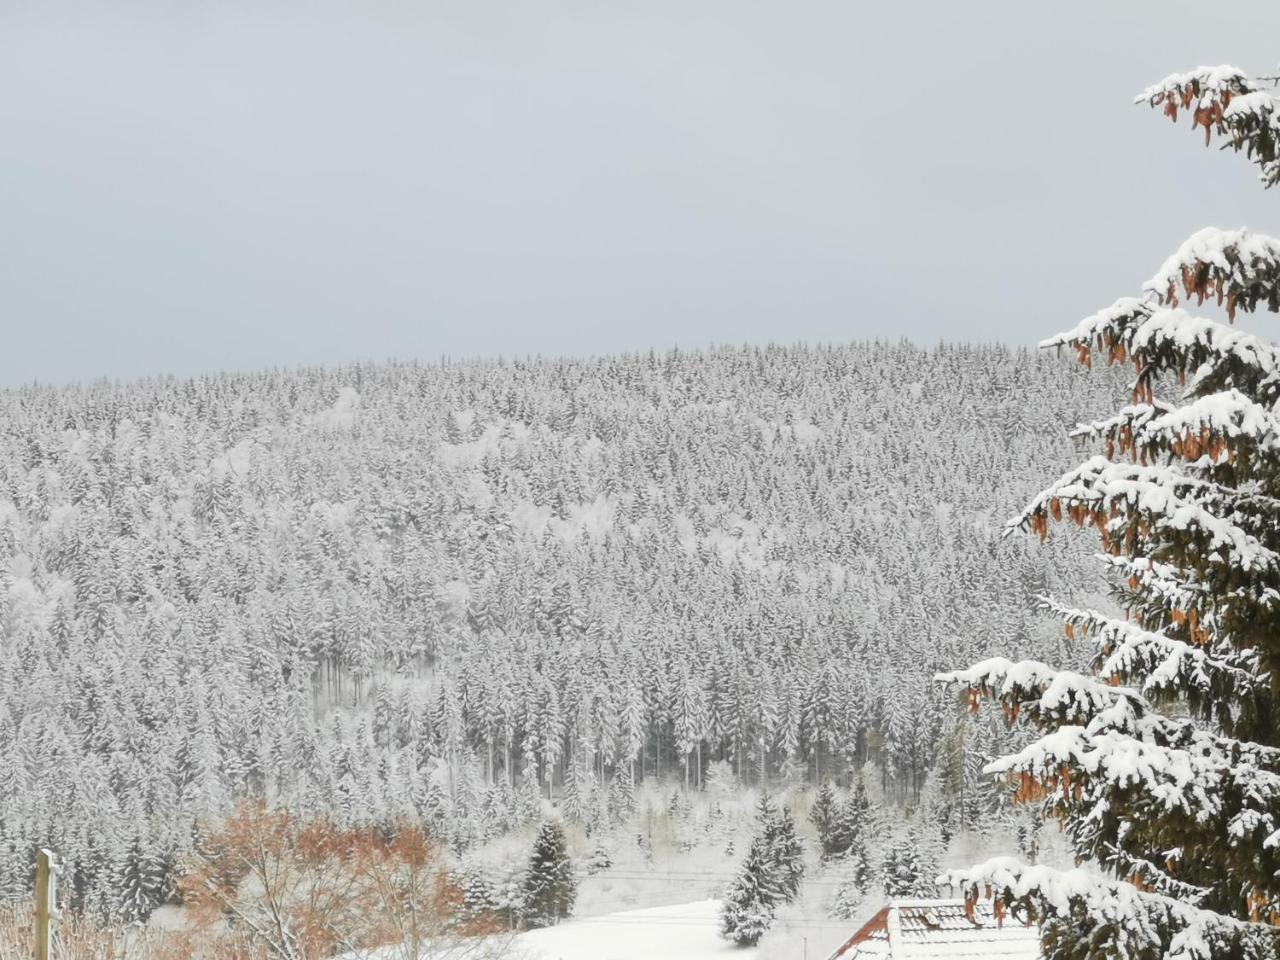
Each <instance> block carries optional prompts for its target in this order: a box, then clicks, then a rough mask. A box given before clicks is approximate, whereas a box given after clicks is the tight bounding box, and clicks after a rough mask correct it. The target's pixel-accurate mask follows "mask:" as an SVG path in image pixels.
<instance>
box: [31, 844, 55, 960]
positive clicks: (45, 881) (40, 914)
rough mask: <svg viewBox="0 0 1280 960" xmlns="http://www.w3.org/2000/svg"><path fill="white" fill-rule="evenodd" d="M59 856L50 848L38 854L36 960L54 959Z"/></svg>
mask: <svg viewBox="0 0 1280 960" xmlns="http://www.w3.org/2000/svg"><path fill="white" fill-rule="evenodd" d="M56 868H57V857H56V856H55V855H54V854H53V852H52V851H49V850H41V851H40V852H39V853H38V854H36V960H52V957H53V954H52V952H51V950H52V940H53V936H52V934H53V903H54V900H55V899H56V897H57V893H56V892H55V881H54V870H55V869H56Z"/></svg>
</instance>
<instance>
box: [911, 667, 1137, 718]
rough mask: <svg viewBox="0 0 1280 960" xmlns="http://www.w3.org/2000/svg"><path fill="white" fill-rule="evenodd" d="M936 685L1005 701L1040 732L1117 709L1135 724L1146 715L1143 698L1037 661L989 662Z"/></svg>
mask: <svg viewBox="0 0 1280 960" xmlns="http://www.w3.org/2000/svg"><path fill="white" fill-rule="evenodd" d="M934 679H935V680H936V681H937V682H938V683H945V684H959V685H961V686H964V687H967V688H968V689H969V690H971V691H974V692H975V693H977V694H979V695H982V696H990V697H995V698H997V699H999V700H1000V701H1002V702H1003V703H1004V704H1005V706H1006V708H1007V712H1008V713H1009V715H1010V716H1011V717H1013V716H1017V715H1019V714H1022V715H1024V716H1025V717H1026V719H1027V720H1029V721H1030V722H1032V723H1035V724H1037V725H1039V726H1056V725H1058V724H1064V723H1065V724H1082V723H1086V722H1088V721H1089V720H1091V719H1093V718H1094V717H1096V716H1097V715H1098V714H1099V713H1101V712H1103V711H1106V710H1114V709H1116V708H1117V707H1120V708H1121V709H1123V710H1125V711H1127V712H1128V713H1129V714H1130V716H1131V718H1132V719H1136V717H1137V716H1139V715H1141V714H1142V713H1144V712H1145V710H1146V704H1145V703H1144V701H1143V700H1142V697H1141V696H1140V695H1139V694H1138V693H1137V692H1135V691H1133V690H1130V689H1128V688H1126V687H1119V686H1110V685H1108V684H1105V683H1101V682H1099V681H1098V680H1096V679H1094V678H1093V677H1087V676H1085V675H1084V674H1080V673H1075V672H1073V671H1070V670H1057V669H1054V668H1053V667H1050V666H1049V665H1047V664H1044V663H1041V662H1040V661H1038V660H1022V661H1020V662H1016V663H1015V662H1014V661H1012V660H1010V659H1008V658H1007V657H991V658H990V659H987V660H983V661H982V662H980V663H976V664H974V665H973V666H972V667H969V668H968V669H967V670H953V671H950V672H948V673H939V674H937V675H936V676H935V677H934Z"/></svg>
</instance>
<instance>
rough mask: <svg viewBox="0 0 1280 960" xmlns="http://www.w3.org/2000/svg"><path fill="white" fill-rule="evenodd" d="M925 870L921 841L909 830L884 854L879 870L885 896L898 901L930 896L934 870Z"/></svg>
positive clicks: (913, 831)
mask: <svg viewBox="0 0 1280 960" xmlns="http://www.w3.org/2000/svg"><path fill="white" fill-rule="evenodd" d="M926 867H927V865H926V864H925V862H924V858H923V857H922V855H921V852H920V838H919V836H918V835H917V834H916V832H915V830H910V831H908V832H907V834H906V835H905V836H904V837H902V838H900V839H899V840H898V841H897V842H895V843H893V844H891V845H890V847H889V849H888V850H886V851H885V855H884V863H883V865H882V866H881V868H880V874H881V877H882V878H883V880H884V892H885V896H887V897H889V898H890V899H895V900H896V899H904V898H906V899H910V898H914V897H921V896H926V895H928V894H929V893H931V892H932V889H933V886H934V884H933V876H932V874H933V872H934V871H927V869H926Z"/></svg>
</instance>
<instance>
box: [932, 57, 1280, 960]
mask: <svg viewBox="0 0 1280 960" xmlns="http://www.w3.org/2000/svg"><path fill="white" fill-rule="evenodd" d="M1272 87H1274V81H1271V82H1270V86H1269V85H1268V83H1267V82H1263V81H1255V80H1251V79H1249V78H1248V77H1247V76H1246V75H1245V74H1244V73H1242V72H1241V71H1239V70H1236V69H1234V68H1230V67H1214V68H1200V69H1197V70H1195V71H1192V72H1190V73H1186V74H1178V75H1174V76H1170V77H1168V78H1166V79H1165V80H1163V81H1162V82H1160V83H1159V84H1157V85H1155V86H1153V87H1151V88H1149V89H1148V90H1146V91H1144V92H1143V93H1142V94H1141V95H1140V97H1139V98H1138V100H1139V102H1146V103H1149V104H1151V105H1153V106H1157V107H1161V108H1162V109H1163V111H1164V113H1165V114H1167V115H1168V116H1170V117H1171V118H1173V119H1175V120H1176V119H1177V116H1178V113H1179V112H1180V111H1186V112H1189V113H1190V114H1191V116H1192V117H1193V123H1194V124H1195V125H1196V126H1201V127H1204V129H1205V135H1206V138H1207V139H1212V137H1213V135H1214V134H1217V135H1219V136H1222V137H1225V138H1226V145H1227V146H1230V147H1232V148H1233V149H1235V150H1237V151H1244V152H1245V153H1246V154H1247V155H1248V156H1249V157H1250V158H1251V159H1252V160H1253V161H1254V162H1255V163H1257V164H1258V165H1259V167H1260V168H1261V170H1262V179H1263V181H1264V183H1265V184H1266V185H1267V186H1275V185H1276V184H1277V183H1280V159H1278V156H1277V140H1278V139H1280V98H1277V95H1276V92H1275V90H1274V89H1272ZM1184 298H1185V299H1186V300H1187V301H1191V300H1194V301H1195V302H1196V304H1204V302H1205V301H1206V300H1210V301H1216V303H1218V304H1219V305H1222V306H1223V307H1225V312H1226V313H1227V315H1228V318H1229V319H1230V320H1232V321H1234V320H1235V317H1236V315H1237V313H1239V312H1240V311H1245V312H1252V311H1254V310H1256V309H1258V308H1259V307H1264V308H1266V309H1268V310H1269V311H1271V312H1276V311H1278V310H1280V240H1275V239H1272V238H1270V237H1266V236H1260V235H1257V234H1253V233H1250V232H1247V231H1245V230H1218V229H1206V230H1202V231H1200V232H1199V233H1196V234H1195V235H1193V236H1192V237H1191V238H1190V239H1189V240H1188V241H1187V242H1186V243H1184V244H1183V245H1182V246H1181V247H1180V248H1179V249H1178V250H1177V251H1176V252H1175V253H1174V254H1173V255H1172V256H1171V257H1169V258H1168V259H1167V260H1166V261H1165V262H1164V264H1163V265H1161V267H1160V269H1159V270H1158V271H1157V273H1156V274H1155V276H1154V277H1152V278H1151V280H1149V281H1148V282H1147V284H1146V287H1145V291H1144V294H1143V296H1141V297H1139V298H1129V299H1122V300H1119V301H1117V302H1116V303H1115V304H1113V305H1112V306H1110V307H1108V308H1106V309H1105V310H1102V311H1101V312H1099V313H1097V314H1095V315H1094V316H1092V317H1089V318H1087V319H1086V320H1084V321H1083V322H1081V323H1080V324H1079V325H1078V326H1077V327H1075V328H1074V329H1073V330H1070V331H1068V332H1066V333H1063V334H1060V335H1059V336H1056V337H1053V338H1052V339H1050V340H1048V341H1046V342H1045V345H1046V346H1049V347H1056V348H1062V347H1066V348H1068V349H1070V350H1072V351H1073V352H1074V353H1075V354H1076V356H1077V357H1078V358H1079V359H1080V360H1081V361H1082V362H1083V363H1085V364H1091V362H1092V358H1093V356H1094V354H1095V353H1096V354H1100V355H1101V356H1104V357H1106V359H1107V360H1108V361H1109V362H1111V363H1132V364H1133V365H1134V367H1135V369H1136V371H1137V377H1136V380H1135V382H1134V388H1133V402H1132V404H1131V405H1130V406H1126V407H1124V408H1123V409H1121V410H1120V411H1118V413H1117V414H1116V415H1115V416H1113V417H1111V418H1109V419H1106V420H1102V421H1099V422H1097V423H1092V424H1087V425H1083V426H1081V427H1080V428H1079V430H1078V431H1077V435H1078V436H1079V437H1081V438H1084V439H1089V440H1096V441H1101V442H1102V443H1103V444H1105V450H1106V455H1105V456H1095V457H1093V458H1092V459H1090V460H1088V461H1087V462H1086V463H1084V464H1083V465H1081V466H1080V467H1078V468H1076V469H1075V470H1073V471H1071V472H1070V473H1068V474H1067V475H1066V476H1064V477H1063V478H1062V479H1060V480H1059V481H1058V482H1057V483H1055V484H1053V486H1051V487H1050V488H1049V489H1047V490H1045V491H1044V492H1043V493H1041V494H1039V495H1038V496H1036V497H1035V498H1034V499H1033V500H1032V501H1031V503H1030V505H1029V506H1028V507H1027V508H1026V510H1025V512H1024V513H1023V514H1022V515H1021V516H1020V517H1018V518H1016V519H1015V520H1014V521H1012V522H1011V525H1012V526H1016V527H1020V528H1022V529H1025V530H1028V531H1030V532H1032V533H1036V534H1038V535H1039V536H1041V537H1044V536H1045V533H1046V530H1047V528H1048V524H1049V521H1050V520H1055V521H1056V520H1060V519H1064V518H1065V519H1069V520H1072V521H1074V522H1075V523H1076V524H1078V525H1081V526H1084V525H1090V526H1093V527H1095V528H1096V529H1097V531H1098V533H1099V534H1100V536H1101V539H1102V544H1103V547H1104V549H1105V551H1106V553H1107V555H1108V556H1107V557H1106V562H1107V564H1108V565H1109V566H1110V567H1111V569H1112V571H1113V572H1114V573H1115V574H1116V575H1117V576H1116V583H1117V585H1116V588H1115V595H1116V599H1117V601H1118V603H1119V605H1120V606H1121V607H1122V608H1123V610H1124V616H1123V617H1122V618H1115V617H1110V616H1107V615H1106V614H1104V613H1101V612H1097V611H1094V610H1081V609H1072V608H1069V607H1065V606H1061V605H1059V604H1057V603H1056V602H1055V601H1052V600H1049V599H1046V600H1045V605H1046V606H1047V607H1048V608H1049V609H1051V610H1052V611H1053V612H1055V613H1056V614H1057V615H1058V616H1060V617H1061V618H1062V620H1063V621H1064V622H1065V624H1066V631H1067V634H1068V636H1077V637H1079V636H1088V637H1091V638H1092V640H1093V642H1094V644H1095V645H1096V649H1097V654H1096V658H1095V660H1094V663H1093V674H1094V675H1093V676H1082V675H1079V674H1076V673H1072V672H1068V671H1059V670H1053V669H1051V668H1050V667H1048V666H1045V665H1044V664H1042V663H1036V662H1022V663H1012V662H1010V661H1008V660H1004V659H993V660H988V661H985V662H983V663H981V664H978V665H976V666H974V667H973V668H971V669H969V670H966V671H961V672H958V673H953V674H948V675H944V677H943V678H944V679H947V680H949V681H951V682H955V683H959V684H963V685H964V686H965V687H967V688H968V689H967V691H966V695H967V697H968V698H969V701H970V703H971V704H975V705H976V703H977V701H978V700H979V698H980V697H981V696H991V697H994V698H996V699H998V700H999V701H1000V703H1001V705H1002V707H1003V709H1004V712H1005V715H1006V717H1007V718H1010V719H1012V718H1015V717H1021V718H1022V719H1023V720H1025V721H1027V722H1029V723H1030V724H1032V725H1033V726H1035V727H1037V728H1038V729H1039V730H1040V731H1042V733H1043V735H1042V736H1041V738H1040V739H1039V740H1037V741H1035V742H1033V743H1031V744H1030V745H1029V746H1027V747H1026V748H1025V749H1023V750H1021V751H1019V752H1017V753H1014V754H1012V755H1009V756H1005V757H1003V758H1001V759H999V760H996V761H995V762H993V763H991V764H990V765H989V766H988V768H987V769H988V771H989V772H992V773H997V774H1004V775H1007V776H1008V777H1009V778H1010V779H1011V780H1012V782H1013V783H1014V784H1015V785H1016V790H1017V797H1018V798H1019V799H1020V800H1022V801H1024V802H1025V801H1039V802H1040V803H1041V804H1042V810H1043V812H1044V813H1045V814H1046V815H1048V816H1052V817H1056V818H1057V819H1059V820H1060V821H1061V822H1062V823H1063V825H1064V828H1065V830H1066V832H1067V835H1068V836H1069V837H1070V839H1071V841H1072V843H1073V844H1074V847H1075V851H1076V854H1077V857H1078V858H1079V859H1080V860H1081V861H1087V862H1088V865H1087V866H1082V867H1079V868H1077V869H1075V870H1068V871H1059V870H1053V869H1050V868H1048V867H1045V866H1028V865H1025V864H1022V863H1019V862H1017V861H1016V860H1013V859H998V860H992V861H989V862H987V863H985V864H982V865H979V866H976V867H974V868H971V869H969V870H966V871H957V872H955V873H953V874H952V875H951V876H950V877H949V879H950V880H951V882H953V883H956V884H960V885H962V886H963V887H964V888H965V889H966V890H967V891H968V897H969V900H970V901H973V900H974V899H976V898H977V896H978V891H979V890H980V889H984V888H985V889H989V890H991V891H993V892H994V896H995V899H996V903H997V908H998V909H999V910H1003V909H1005V908H1007V907H1015V908H1019V909H1022V910H1025V911H1026V912H1027V913H1028V914H1029V915H1030V916H1032V917H1034V918H1036V919H1038V920H1039V921H1041V923H1042V934H1043V943H1044V951H1045V956H1046V958H1048V960H1104V958H1113V957H1121V956H1123V957H1126V958H1129V960H1155V958H1177V960H1219V958H1221V960H1226V958H1232V960H1272V958H1275V957H1277V956H1280V929H1277V925H1280V723H1277V720H1278V719H1280V692H1278V691H1280V688H1278V687H1277V684H1276V681H1275V677H1276V676H1278V675H1280V674H1278V673H1277V669H1278V668H1280V592H1278V588H1280V522H1278V521H1280V417H1278V414H1277V401H1278V400H1280V348H1278V347H1277V346H1276V345H1274V344H1272V343H1270V342H1268V341H1266V340H1263V339H1260V338H1258V337H1256V336H1251V335H1249V334H1247V333H1244V332H1242V331H1239V330H1236V329H1234V328H1233V327H1232V326H1230V325H1229V324H1226V323H1220V322H1216V321H1214V320H1210V319H1202V318H1200V317H1196V316H1193V315H1192V314H1191V313H1189V312H1186V311H1184V310H1183V309H1181V307H1180V306H1179V301H1180V299H1184ZM1174 378H1176V379H1177V380H1178V381H1179V382H1180V383H1183V384H1185V386H1184V389H1183V390H1182V392H1181V396H1179V397H1177V398H1176V399H1158V398H1157V396H1156V394H1157V391H1159V392H1161V393H1165V392H1166V391H1169V392H1170V393H1172V392H1173V391H1172V390H1171V387H1172V384H1171V380H1173V379H1174Z"/></svg>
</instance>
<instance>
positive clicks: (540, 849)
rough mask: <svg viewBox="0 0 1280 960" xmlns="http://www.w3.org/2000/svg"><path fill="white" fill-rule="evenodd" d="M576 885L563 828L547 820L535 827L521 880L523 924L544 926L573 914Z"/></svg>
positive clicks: (576, 894)
mask: <svg viewBox="0 0 1280 960" xmlns="http://www.w3.org/2000/svg"><path fill="white" fill-rule="evenodd" d="M577 896H578V884H577V881H576V880H575V879H574V877H573V863H572V861H570V859H569V852H568V849H567V847H566V844H565V836H564V828H563V827H561V826H560V824H559V823H557V822H556V821H554V820H548V821H547V822H546V823H544V824H543V825H542V826H541V827H539V828H538V834H537V836H536V837H534V840H533V854H532V855H531V856H530V858H529V869H528V871H527V872H526V873H525V878H524V921H525V923H526V924H527V925H528V926H530V927H547V926H550V925H551V924H553V923H557V922H558V921H560V920H563V919H564V918H565V917H567V916H569V914H570V913H572V912H573V903H574V900H576V899H577Z"/></svg>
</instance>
